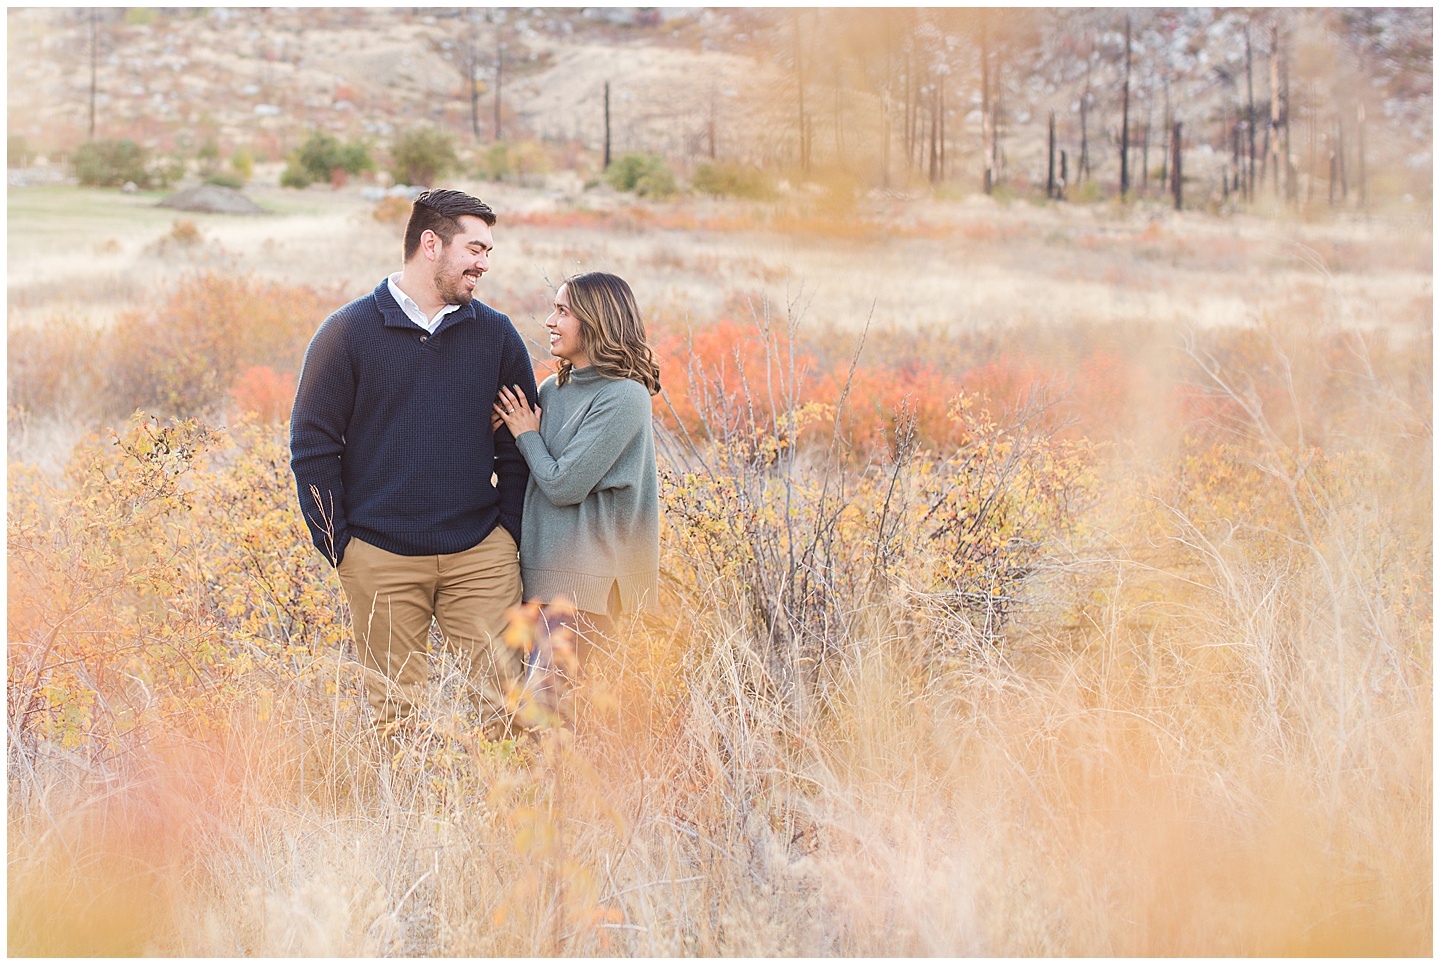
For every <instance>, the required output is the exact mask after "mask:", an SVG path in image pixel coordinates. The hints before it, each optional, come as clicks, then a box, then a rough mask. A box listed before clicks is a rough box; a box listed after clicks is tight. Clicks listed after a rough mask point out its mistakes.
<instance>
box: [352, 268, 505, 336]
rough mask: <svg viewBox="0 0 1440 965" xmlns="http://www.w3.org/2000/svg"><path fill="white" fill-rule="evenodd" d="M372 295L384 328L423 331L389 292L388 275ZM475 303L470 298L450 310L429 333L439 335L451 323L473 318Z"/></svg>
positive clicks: (454, 323) (455, 323)
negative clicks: (455, 308) (383, 320)
mask: <svg viewBox="0 0 1440 965" xmlns="http://www.w3.org/2000/svg"><path fill="white" fill-rule="evenodd" d="M374 297H375V306H376V307H377V308H379V309H380V314H381V316H382V317H384V319H385V327H386V328H415V329H420V331H422V332H423V331H424V329H423V328H421V327H420V326H419V325H417V324H416V323H415V322H414V320H412V319H411V318H410V316H409V315H407V314H405V309H403V308H401V307H400V303H399V302H397V301H396V300H395V296H394V295H392V294H390V279H389V277H388V276H387V277H385V278H382V279H381V280H380V284H378V285H376V286H375V293H374ZM477 304H479V302H477V301H476V300H475V299H471V300H470V304H468V305H461V306H460V307H459V308H458V309H457V310H456V311H453V312H450V313H449V314H448V315H446V316H445V317H444V318H442V319H441V320H440V324H439V325H438V326H437V327H436V329H435V331H434V332H432V333H431V334H432V335H439V334H440V333H441V332H443V331H444V330H445V329H447V328H449V327H451V326H452V325H457V324H459V323H460V322H463V321H465V320H466V319H467V318H474V317H475V315H476V308H475V306H476V305H477Z"/></svg>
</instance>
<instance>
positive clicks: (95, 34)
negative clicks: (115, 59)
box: [90, 9, 100, 141]
mask: <svg viewBox="0 0 1440 965" xmlns="http://www.w3.org/2000/svg"><path fill="white" fill-rule="evenodd" d="M99 16H100V14H99V12H98V11H96V10H93V9H92V10H91V11H90V140H92V141H93V140H95V87H96V72H97V70H98V68H99V63H100V37H99V31H100V27H99V25H98V23H97V22H96V21H97V20H98V19H99Z"/></svg>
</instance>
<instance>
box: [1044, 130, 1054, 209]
mask: <svg viewBox="0 0 1440 965" xmlns="http://www.w3.org/2000/svg"><path fill="white" fill-rule="evenodd" d="M1045 157H1046V164H1045V197H1047V198H1053V197H1055V112H1054V111H1051V112H1050V141H1049V144H1048V146H1047V149H1046V152H1045Z"/></svg>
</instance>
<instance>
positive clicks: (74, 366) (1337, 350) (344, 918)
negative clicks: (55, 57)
mask: <svg viewBox="0 0 1440 965" xmlns="http://www.w3.org/2000/svg"><path fill="white" fill-rule="evenodd" d="M461 186H464V185H461ZM472 187H474V189H475V190H476V192H477V193H479V194H480V195H481V196H482V197H485V198H486V199H487V200H488V201H490V203H491V204H492V205H494V206H495V208H496V209H497V211H498V212H499V213H500V217H501V221H500V224H499V225H498V226H497V230H496V238H497V249H496V254H495V257H494V267H493V270H492V272H491V273H490V275H489V276H487V278H486V279H485V281H484V282H483V285H484V286H485V291H486V298H487V300H488V301H490V302H491V303H492V304H494V305H495V306H496V307H498V308H500V309H501V310H503V311H507V312H509V313H510V314H511V315H512V317H513V318H514V319H515V321H516V323H517V325H518V326H519V327H520V329H521V330H522V332H524V333H526V334H527V335H529V336H531V337H535V336H537V335H538V332H539V323H540V320H541V318H542V317H543V313H544V306H545V302H546V298H547V295H548V286H549V284H550V283H552V282H555V281H557V280H558V279H559V278H561V277H563V276H564V275H565V274H567V273H571V272H574V271H576V270H581V269H606V270H610V271H614V272H617V273H618V274H621V275H622V276H624V277H626V278H628V279H629V280H630V281H631V282H632V284H634V286H635V289H636V291H637V293H638V294H639V296H640V298H641V301H642V303H643V305H644V306H646V308H647V310H648V312H649V322H650V325H651V328H652V331H653V333H654V336H655V339H656V341H657V344H658V346H659V348H660V351H661V354H662V364H663V375H664V380H665V383H666V386H667V391H666V397H665V398H664V399H662V400H660V401H658V402H657V408H656V418H657V423H658V425H659V426H660V431H659V437H660V439H661V443H662V450H663V456H664V462H665V471H664V480H663V483H664V486H663V489H664V495H663V499H664V536H663V540H664V545H663V547H662V569H663V583H664V587H663V595H664V599H663V601H662V604H663V605H662V606H661V607H660V608H658V610H657V612H656V613H654V614H651V615H649V616H647V617H645V618H644V619H643V620H637V621H635V622H634V623H633V624H632V625H630V626H628V627H626V628H625V632H624V634H623V636H624V639H623V641H622V643H621V645H620V646H619V647H618V648H617V650H616V651H615V652H613V653H610V654H606V655H601V656H600V657H598V658H597V659H596V662H595V664H594V665H593V666H592V667H591V668H590V672H589V677H588V680H587V682H586V684H585V686H584V688H583V689H582V691H581V693H580V694H579V695H578V699H579V703H580V708H581V718H580V719H581V726H580V727H579V728H578V730H577V732H576V733H574V734H568V733H549V734H546V735H544V736H542V737H541V738H539V739H537V740H522V741H519V742H503V743H490V742H486V741H484V740H482V739H480V738H479V736H478V732H477V731H476V729H475V728H474V726H473V721H471V719H470V718H469V716H468V709H467V708H466V707H465V706H464V705H463V701H460V700H459V699H458V697H457V691H456V679H455V669H454V668H453V667H452V666H450V665H448V664H447V663H445V662H444V661H443V660H442V661H438V662H437V666H436V677H435V683H434V687H433V694H432V697H433V699H432V701H431V702H430V704H429V706H428V708H427V722H428V729H427V731H426V734H425V736H424V737H423V738H422V739H420V740H417V741H416V742H415V743H413V744H409V745H407V746H405V747H404V748H402V749H401V750H400V751H398V752H397V753H395V754H393V755H391V754H389V753H387V752H384V751H382V750H381V749H380V748H379V747H377V746H375V744H374V742H373V740H372V739H371V738H370V736H369V732H368V730H367V728H366V725H365V720H364V713H363V710H362V703H363V701H362V700H361V699H360V697H359V690H358V678H357V675H356V670H357V668H356V664H355V661H354V657H353V654H352V653H351V651H350V649H349V646H348V643H347V637H348V632H347V631H346V629H345V628H346V619H347V617H346V614H345V612H344V607H343V601H342V596H341V594H340V591H339V586H338V581H336V580H335V579H334V577H333V575H332V574H330V573H329V572H328V570H327V569H326V568H324V567H323V566H322V565H321V563H320V560H319V558H318V555H317V554H315V553H314V552H313V550H312V549H311V548H310V547H309V545H308V541H307V540H306V539H305V536H304V534H303V526H302V525H301V524H300V522H299V520H298V519H297V518H296V514H295V511H294V506H293V503H294V494H293V491H292V485H293V483H292V481H291V479H290V477H289V471H288V453H287V451H286V430H285V425H284V423H283V419H284V418H285V416H286V414H287V413H288V398H287V396H286V393H287V392H288V391H293V373H294V370H295V369H296V368H298V362H299V353H300V352H301V351H303V347H304V341H305V338H306V337H307V336H308V333H309V332H310V331H312V330H313V328H314V326H315V325H316V324H318V322H319V321H320V319H322V318H323V317H324V314H325V313H326V311H328V310H329V309H330V308H331V307H334V306H336V305H338V304H340V303H341V302H342V301H344V300H347V299H349V298H351V297H354V296H355V295H357V294H360V293H363V292H365V291H368V290H369V289H370V288H372V287H373V286H374V284H375V283H376V282H377V281H378V280H379V279H380V278H381V277H382V276H383V274H385V273H386V272H388V271H391V270H394V269H395V268H396V267H398V260H399V247H400V232H401V224H400V223H398V222H394V221H381V220H377V218H376V216H375V214H376V208H375V206H374V205H373V204H370V203H368V202H365V201H363V200H362V199H361V197H360V194H359V189H358V187H356V188H352V189H342V190H340V191H332V190H331V189H328V188H312V189H309V190H307V191H305V192H293V191H290V192H283V193H282V192H280V191H279V190H278V189H274V190H273V191H269V190H267V189H257V190H253V191H252V192H251V193H252V195H253V196H254V197H255V198H256V199H257V200H258V201H259V202H260V203H262V204H265V205H267V206H268V207H270V208H272V210H274V211H276V212H277V213H276V214H274V215H271V216H268V217H257V218H234V217H229V218H227V217H222V216H205V215H195V216H190V215H177V214H176V213H174V212H170V211H166V210H164V209H156V208H154V207H152V206H151V203H152V202H153V200H155V199H154V197H151V196H144V195H129V196H127V195H121V194H118V193H115V192H106V191H89V190H84V189H76V188H46V189H39V188H36V189H21V190H16V189H12V190H11V192H10V195H9V222H8V223H9V239H8V240H9V248H8V251H9V254H8V258H9V263H8V270H9V289H8V308H9V360H8V361H9V370H10V379H9V406H8V425H9V442H8V455H9V487H8V496H9V503H8V510H7V524H8V558H7V564H8V574H9V575H8V584H9V586H8V588H9V602H8V626H7V629H8V655H9V664H8V677H7V688H8V690H7V696H8V726H9V730H8V791H9V794H8V813H7V819H8V830H9V855H8V857H9V865H8V869H9V870H8V886H9V887H8V922H9V948H8V950H9V952H10V953H11V954H15V955H40V954H111V955H115V954H180V955H276V956H280V955H287V956H288V955H302V954H313V955H333V956H350V955H393V954H403V955H446V956H448V955H504V956H520V955H526V956H528V955H551V954H563V955H755V956H759V955H1256V954H1259V955H1289V954H1306V955H1324V954H1344V955H1368V954H1401V955H1429V954H1430V953H1431V950H1432V943H1433V935H1432V924H1431V922H1432V917H1431V916H1432V874H1433V868H1432V863H1431V854H1432V830H1431V828H1432V814H1433V786H1432V757H1431V754H1432V703H1431V694H1432V686H1433V685H1432V681H1433V676H1432V674H1433V669H1432V660H1433V652H1432V632H1433V613H1432V609H1431V599H1432V585H1433V582H1432V581H1433V537H1432V486H1433V478H1432V473H1431V465H1432V447H1433V440H1432V421H1431V420H1432V414H1431V386H1432V367H1431V341H1432V330H1431V322H1432V312H1433V288H1432V285H1433V275H1432V250H1433V248H1432V233H1431V224H1430V220H1429V217H1428V215H1415V216H1412V217H1409V218H1407V217H1404V216H1402V215H1398V214H1392V215H1387V216H1385V217H1383V218H1381V217H1375V218H1373V219H1371V220H1361V219H1352V220H1343V221H1341V220H1337V221H1325V222H1301V221H1294V220H1284V219H1276V220H1267V219H1264V218H1260V217H1235V218H1228V219H1217V218H1212V217H1209V216H1207V215H1203V214H1198V213H1197V214H1188V213H1187V214H1185V215H1181V216H1177V215H1176V214H1174V213H1173V212H1170V211H1166V210H1164V209H1162V208H1147V207H1144V206H1139V205H1136V206H1133V207H1130V208H1120V207H1112V206H1098V205H1097V206H1092V207H1088V208H1081V207H1078V206H1077V207H1074V208H1067V207H1057V206H1053V205H1052V206H1044V207H1042V206H1036V205H1031V204H1028V203H1025V202H1016V203H1014V204H1011V205H1009V206H1001V205H997V204H994V203H991V202H990V201H988V200H979V199H972V200H968V201H954V202H939V201H924V202H920V201H906V200H887V199H884V198H878V199H873V200H865V199H860V200H854V199H833V198H832V199H827V198H823V197H819V198H817V199H816V200H815V203H814V204H813V205H811V206H810V207H804V208H796V209H794V210H787V211H784V212H781V211H779V210H777V209H774V208H767V207H765V206H761V205H749V204H748V203H730V204H721V203H718V202H711V201H694V200H681V201H676V202H673V203H670V204H657V205H647V204H635V203H631V202H630V201H628V200H622V199H620V198H618V197H616V196H615V195H612V194H608V193H605V192H590V193H585V194H578V193H577V194H566V193H565V192H564V191H561V190H552V191H541V190H536V189H525V188H520V187H515V186H509V185H491V184H479V185H474V186H472ZM185 221H188V222H190V223H191V224H190V226H189V227H187V226H186V225H185V224H183V223H180V222H185ZM42 330H43V332H44V334H45V337H44V338H43V339H42V338H41V337H40V333H41V332H42ZM536 345H537V349H536V350H537V352H538V351H539V349H538V340H537V343H536ZM287 379H290V380H291V381H287ZM142 402H143V403H144V404H145V407H146V408H147V409H148V410H149V411H151V412H153V413H155V414H156V416H157V417H156V418H153V419H148V420H147V419H146V418H144V417H135V418H127V417H128V416H129V414H130V411H131V409H132V408H133V407H134V405H136V404H140V403H142ZM171 415H178V416H181V417H182V418H181V419H180V420H179V421H171V420H170V419H169V416H171ZM190 416H193V417H195V418H194V419H190V420H189V421H187V420H186V418H184V417H190ZM104 427H113V429H106V428H104Z"/></svg>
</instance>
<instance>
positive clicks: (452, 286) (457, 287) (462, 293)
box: [435, 271, 478, 305]
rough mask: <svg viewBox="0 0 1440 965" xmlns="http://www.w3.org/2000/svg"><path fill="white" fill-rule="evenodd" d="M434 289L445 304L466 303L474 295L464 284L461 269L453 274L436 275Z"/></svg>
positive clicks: (463, 273)
mask: <svg viewBox="0 0 1440 965" xmlns="http://www.w3.org/2000/svg"><path fill="white" fill-rule="evenodd" d="M477 283H478V279H477ZM435 291H436V292H437V293H438V294H439V295H440V300H441V301H442V302H444V303H445V304H446V305H468V304H470V299H472V298H474V297H475V293H474V292H473V291H471V290H469V288H468V287H467V286H466V284H465V272H463V271H458V272H456V273H455V274H454V275H437V276H436V277H435Z"/></svg>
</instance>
